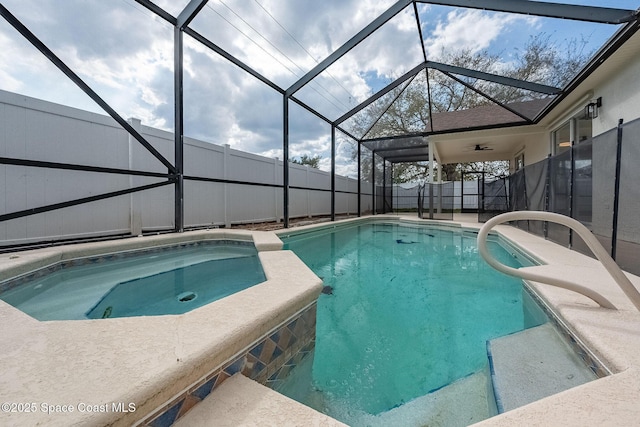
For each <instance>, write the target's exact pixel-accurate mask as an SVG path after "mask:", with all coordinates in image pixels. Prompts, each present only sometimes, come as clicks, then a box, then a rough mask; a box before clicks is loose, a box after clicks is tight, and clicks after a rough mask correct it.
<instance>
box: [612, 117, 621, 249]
mask: <svg viewBox="0 0 640 427" xmlns="http://www.w3.org/2000/svg"><path fill="white" fill-rule="evenodd" d="M622 123H624V120H623V119H620V120H618V141H617V145H616V181H615V187H614V190H613V231H612V233H611V258H613V259H614V260H615V259H616V246H618V214H619V205H620V166H621V165H620V164H621V162H622Z"/></svg>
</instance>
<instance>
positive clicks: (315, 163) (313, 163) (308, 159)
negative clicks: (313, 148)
mask: <svg viewBox="0 0 640 427" xmlns="http://www.w3.org/2000/svg"><path fill="white" fill-rule="evenodd" d="M320 160H322V156H321V155H320V154H317V155H315V156H309V155H307V154H303V155H302V156H300V158H299V159H296V158H295V157H294V158H292V159H291V163H296V164H298V165H309V166H310V167H312V168H316V169H318V168H320Z"/></svg>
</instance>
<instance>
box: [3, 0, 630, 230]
mask: <svg viewBox="0 0 640 427" xmlns="http://www.w3.org/2000/svg"><path fill="white" fill-rule="evenodd" d="M135 1H136V2H137V3H138V4H140V5H141V6H143V7H145V8H146V9H147V10H149V11H151V12H152V13H153V14H154V15H156V16H158V17H160V18H161V19H164V20H165V21H166V22H168V23H170V24H171V25H172V26H173V28H174V65H175V67H174V97H175V99H174V113H175V133H174V134H175V139H174V155H175V158H174V162H173V163H172V162H170V161H169V160H168V159H166V158H165V157H164V156H162V155H161V154H160V153H159V152H158V151H157V150H156V149H155V148H154V147H153V146H152V145H151V144H150V143H149V142H148V141H147V140H146V139H145V138H144V137H143V136H142V135H141V134H140V133H138V132H137V131H136V130H135V129H134V128H133V127H132V126H131V125H130V124H129V123H128V122H127V121H126V120H125V119H123V118H122V117H121V116H120V115H118V113H117V112H116V111H115V110H114V109H113V108H111V107H110V106H109V105H108V104H107V103H106V102H105V101H104V100H103V99H102V98H100V96H99V95H98V94H97V93H96V92H95V91H93V89H92V88H91V87H90V86H89V85H88V84H86V83H85V82H84V81H83V80H82V79H81V78H80V77H79V76H78V75H77V74H76V73H75V72H73V70H71V69H70V68H69V67H68V66H67V65H66V64H65V63H64V62H63V61H62V60H61V59H60V58H59V57H57V56H56V55H55V54H54V53H53V52H52V51H51V50H50V49H49V48H48V47H47V46H46V45H45V44H44V43H43V42H42V41H40V40H39V39H38V38H37V37H36V36H35V35H34V34H33V33H32V32H31V31H30V30H29V29H28V28H26V27H25V26H24V25H23V24H22V23H21V22H20V20H18V19H17V18H16V17H15V16H14V15H12V14H11V12H10V11H9V10H8V9H7V8H5V7H4V6H3V5H2V4H0V15H1V16H2V17H3V18H4V19H5V20H6V21H7V22H8V23H9V24H10V25H11V26H13V27H14V28H15V29H16V30H17V31H18V32H19V33H20V34H21V35H22V36H23V37H24V38H25V39H26V40H27V41H29V42H30V43H31V44H32V45H33V46H34V47H35V48H37V49H38V50H39V51H40V52H41V53H42V54H43V55H45V56H46V57H47V58H48V59H49V60H50V61H51V62H52V63H53V64H54V65H55V66H56V67H57V68H58V69H60V71H62V72H63V73H64V74H65V75H66V76H67V77H68V78H69V79H70V80H71V81H73V82H74V83H75V84H76V85H77V86H78V87H79V88H80V89H81V90H83V91H84V92H85V93H86V94H87V95H88V96H89V97H90V98H91V99H92V100H93V101H94V102H96V103H97V104H98V105H99V106H100V107H101V108H102V109H103V110H104V111H105V112H107V113H108V114H109V115H110V116H111V117H112V118H113V119H114V120H115V121H116V122H117V123H118V124H119V125H120V126H121V127H122V128H123V129H125V130H126V131H127V132H128V133H129V134H130V135H131V136H132V137H133V138H134V139H135V140H137V141H138V142H139V143H140V144H141V145H142V146H143V147H145V148H146V149H147V150H148V151H149V152H150V153H151V154H152V155H153V156H154V157H156V158H157V159H158V160H159V161H160V162H161V163H162V164H164V165H165V166H166V167H167V170H168V172H167V173H166V174H162V173H155V172H148V171H135V170H123V169H115V168H102V167H95V166H89V165H75V164H65V163H55V162H43V161H36V160H28V159H14V158H7V157H0V164H13V165H20V166H30V167H42V168H57V169H69V170H82V171H87V172H100V173H115V174H128V175H138V176H150V177H157V178H164V179H165V181H162V182H159V183H155V184H150V185H147V186H139V187H135V188H129V189H125V190H121V191H115V192H109V193H105V194H101V195H95V196H91V197H86V198H80V199H76V200H70V201H67V202H63V203H57V204H52V205H47V206H41V207H36V208H33V209H27V210H23V211H20V212H13V213H9V214H4V215H1V216H0V221H6V220H9V219H15V218H20V217H24V216H29V215H33V214H36V213H42V212H47V211H50V210H55V209H61V208H64V207H69V206H74V205H78V204H83V203H88V202H92V201H96V200H102V199H106V198H110V197H116V196H119V195H123V194H129V193H133V192H137V191H144V190H147V189H150V188H156V187H159V186H164V185H169V184H174V197H175V215H174V231H176V232H182V231H183V230H184V180H185V179H187V180H201V181H211V182H227V183H232V184H243V185H256V186H270V187H277V188H282V189H283V195H284V197H283V204H284V209H283V216H284V226H285V227H289V189H291V188H295V189H307V190H315V191H331V193H332V197H331V219H332V220H335V193H336V192H339V193H348V194H356V193H354V192H344V191H336V189H335V154H336V153H335V148H336V147H335V131H336V129H337V130H339V131H340V132H342V133H344V134H345V135H346V136H348V137H350V138H352V139H354V140H355V141H356V142H357V149H358V158H357V162H358V190H357V194H358V207H357V211H358V216H360V213H361V196H362V195H363V193H362V191H361V190H362V188H361V156H362V152H361V145H362V144H363V142H365V141H373V140H374V139H372V140H366V139H363V137H364V135H363V136H362V137H360V138H358V137H356V136H354V135H352V134H351V133H350V132H348V131H347V130H345V129H343V128H342V127H341V126H340V125H341V124H342V123H343V122H344V121H345V120H347V119H349V118H351V117H352V116H353V115H355V114H356V113H358V112H359V111H361V110H362V109H364V108H365V107H366V106H368V105H370V104H371V103H372V102H374V101H376V100H377V99H379V98H380V97H382V96H383V95H385V94H387V93H389V92H390V91H391V90H393V89H395V88H396V87H398V86H399V85H401V84H402V83H404V82H405V81H407V80H409V79H413V78H415V76H416V75H417V73H419V72H421V71H422V70H425V72H427V70H428V69H429V68H432V69H437V70H439V71H441V72H444V73H445V74H447V75H448V76H450V77H452V78H454V79H456V80H457V81H459V82H461V83H463V84H465V83H464V82H463V81H462V80H460V79H457V78H456V77H455V76H454V74H460V75H465V76H469V77H474V78H479V79H484V80H488V81H492V82H496V83H499V84H505V85H511V86H515V87H519V88H522V89H527V90H533V91H536V92H541V93H547V94H552V95H558V96H556V98H555V99H554V101H552V102H551V103H550V104H549V105H548V106H547V107H545V108H544V109H543V110H542V111H541V112H539V113H538V115H537V116H536V117H535V118H533V119H531V118H527V117H524V116H522V115H521V114H519V113H517V112H515V111H513V110H512V109H510V108H509V107H508V106H505V105H504V104H502V103H499V102H497V101H495V100H492V101H494V102H496V103H497V104H498V105H500V106H501V107H503V108H505V109H507V110H509V111H511V112H512V113H515V114H517V115H518V116H520V117H522V118H523V122H522V123H505V124H501V125H497V126H496V125H493V126H479V127H477V128H474V129H468V128H467V129H464V130H465V131H469V130H476V129H488V128H499V127H506V126H516V125H523V124H525V125H526V124H532V123H537V122H538V121H539V120H540V119H541V118H542V117H544V116H545V115H546V114H547V113H548V112H549V111H551V109H552V108H554V107H555V106H556V105H557V104H558V103H559V102H560V101H561V100H562V99H563V98H564V97H566V95H567V94H568V93H570V92H571V91H572V90H573V89H574V88H575V87H577V86H578V85H579V84H580V83H581V82H582V81H583V80H584V79H585V78H586V77H587V76H588V75H589V74H590V73H591V72H593V71H594V70H595V69H596V68H597V67H598V66H599V65H600V64H601V63H602V62H603V61H604V59H606V58H607V57H608V56H610V55H611V54H612V53H613V52H614V51H615V50H616V49H617V48H618V47H620V46H621V45H622V44H623V43H624V42H625V41H626V40H628V39H629V38H630V37H631V36H632V35H633V34H634V33H635V32H636V31H638V29H639V27H640V21H639V19H638V18H639V11H634V10H625V9H614V8H605V7H593V6H579V5H567V4H558V3H546V2H537V1H528V0H476V1H471V0H447V1H421V0H399V1H397V2H396V3H395V4H393V5H392V6H391V7H390V8H389V9H387V10H386V11H385V12H384V13H382V14H381V15H380V16H379V17H378V18H376V19H375V20H373V21H372V22H371V23H370V24H369V25H367V26H366V27H365V28H363V29H362V30H361V31H360V32H358V33H357V34H356V35H355V36H353V37H352V38H351V39H350V40H348V41H347V42H346V43H345V44H343V45H342V46H341V47H339V48H338V49H337V50H336V51H335V52H333V53H332V54H331V55H329V56H328V57H327V58H325V59H324V60H323V61H321V62H320V63H319V64H318V65H317V66H315V67H314V68H313V69H312V70H310V71H309V72H308V73H306V74H305V75H304V76H303V77H302V78H300V79H299V80H298V81H296V82H295V83H294V84H293V85H291V86H290V87H289V88H287V89H283V88H280V87H279V86H278V85H276V84H275V83H273V82H271V81H270V80H269V79H268V78H266V77H264V76H262V75H261V74H260V73H258V72H257V71H255V70H253V69H252V68H251V67H249V66H248V65H246V64H244V63H243V62H242V61H240V60H238V59H237V58H235V57H234V56H233V55H231V54H229V53H228V52H226V51H225V50H223V49H221V48H220V47H219V46H217V45H216V44H215V43H213V42H212V41H210V40H208V39H207V38H206V37H204V36H203V35H201V34H199V33H198V32H197V31H195V30H194V29H192V28H190V27H189V24H190V23H191V21H192V20H193V19H194V18H195V17H196V16H197V15H198V13H199V12H200V11H201V10H202V8H204V7H205V5H206V4H207V2H208V0H191V1H190V2H189V3H188V4H187V6H186V7H185V8H184V9H183V10H182V12H181V13H180V14H179V15H178V16H177V17H174V16H173V15H171V14H170V13H168V12H167V11H165V10H164V9H162V8H161V7H159V6H158V5H156V4H155V3H153V2H152V1H150V0H135ZM418 3H429V4H437V5H445V6H454V7H465V8H475V9H485V10H492V11H497V12H507V13H519V14H528V15H536V16H544V17H553V18H561V19H571V20H580V21H587V22H597V23H604V24H616V25H618V24H626V25H625V26H624V27H623V28H621V29H620V30H619V31H618V33H617V34H616V35H615V36H614V37H612V38H611V39H610V41H609V42H608V44H607V45H605V46H604V47H603V48H602V49H601V50H600V51H599V52H598V53H597V54H596V56H595V57H594V59H593V60H592V61H591V62H590V63H589V64H588V65H587V66H586V67H585V68H584V69H583V70H582V71H581V72H580V73H579V74H578V76H576V78H574V80H573V81H572V82H570V83H569V84H568V85H567V86H566V87H565V88H564V89H559V88H553V87H549V86H545V85H539V84H534V83H531V82H526V81H520V80H515V79H509V78H506V77H503V76H498V75H493V74H487V73H481V72H479V71H476V70H469V69H464V68H461V67H454V66H451V65H447V64H441V63H437V62H433V61H429V60H428V58H427V55H426V50H425V47H424V43H425V41H424V37H423V34H422V30H421V23H420V18H419V14H418V9H417V4H418ZM408 6H412V7H413V11H414V14H415V18H416V24H417V29H418V36H419V40H420V44H421V48H422V52H423V58H424V62H423V63H421V64H419V65H417V66H416V67H414V68H413V69H412V70H410V71H409V72H407V73H405V74H404V75H403V76H402V77H400V78H398V79H397V80H395V81H394V82H392V83H391V84H389V85H388V86H387V87H385V88H384V89H382V90H381V91H379V92H378V93H376V94H374V95H373V96H371V97H370V98H369V99H367V100H365V101H364V102H362V103H360V104H359V105H358V106H356V107H355V108H353V109H352V110H350V111H349V112H347V113H345V114H344V115H342V116H341V117H339V118H337V119H335V120H331V119H330V118H327V117H324V116H323V115H321V114H320V113H318V112H317V111H316V110H315V109H314V108H313V107H311V106H308V105H306V104H305V103H304V102H302V101H301V100H299V99H297V98H296V97H295V96H294V95H295V94H296V93H297V92H298V91H299V90H300V89H302V88H303V87H304V86H305V85H307V84H308V83H310V82H311V81H312V80H313V79H314V78H315V77H317V76H318V75H320V74H321V73H322V72H323V71H325V70H326V69H327V68H328V67H329V66H331V65H332V64H333V63H335V62H336V61H337V60H339V59H340V58H342V57H343V56H344V55H345V54H347V53H348V52H349V51H351V50H352V49H353V48H355V47H356V46H357V45H358V44H359V43H361V42H362V41H364V40H365V39H366V38H367V37H369V36H370V35H371V34H373V33H374V32H375V31H377V30H378V29H379V28H380V27H382V26H383V25H384V24H385V23H386V22H388V21H389V20H391V19H392V18H393V17H395V16H396V15H397V14H399V13H400V12H402V11H403V10H405V8H407V7H408ZM185 33H186V34H187V35H189V36H190V37H192V38H193V39H194V40H197V41H199V42H200V43H201V44H203V45H204V46H205V47H207V48H209V49H210V50H212V51H213V52H215V53H217V54H218V55H220V56H222V57H223V58H225V59H227V60H228V61H230V62H232V63H233V64H234V65H236V66H238V67H239V68H240V69H242V70H243V71H244V72H246V73H248V74H249V75H251V76H253V77H255V78H256V79H258V80H259V81H261V82H262V83H264V84H266V85H267V86H269V87H270V88H272V89H273V90H275V91H276V92H278V93H280V94H281V95H282V96H283V153H284V159H283V160H284V166H283V183H282V185H280V184H262V183H256V182H243V181H232V180H220V179H211V178H204V177H194V176H185V175H184V164H183V162H184V158H183V154H184V153H183V140H184V128H183V113H184V108H183V104H184V100H183V43H184V41H183V38H184V34H185ZM409 84H410V83H409ZM428 85H429V78H428V74H427V86H428ZM407 86H408V85H407ZM467 86H469V85H467ZM471 89H473V88H472V87H471ZM473 90H475V89H473ZM476 91H477V90H476ZM477 92H478V93H479V94H480V95H482V96H485V97H487V98H489V97H488V96H487V95H486V94H483V93H482V92H480V91H477ZM429 97H430V91H429ZM489 99H491V98H489ZM289 101H292V102H295V103H296V104H298V105H299V106H301V107H303V108H304V109H306V110H307V111H309V112H311V113H312V114H314V115H316V116H317V117H318V118H320V119H321V120H323V121H325V122H326V123H328V124H330V125H331V141H332V142H331V189H330V190H325V189H316V188H305V187H294V186H290V185H289V171H288V170H289V164H288V161H289ZM390 105H391V104H390ZM429 109H430V115H431V103H430V105H429ZM430 127H431V129H430V131H425V132H418V133H415V134H413V135H415V136H427V135H433V134H439V133H455V132H459V131H461V130H462V129H452V130H447V131H446V132H434V131H433V124H432V123H431V125H430ZM407 136H409V135H399V136H395V137H393V136H392V137H388V138H385V139H390V140H394V139H398V140H400V139H401V138H406V137H407ZM411 148H415V147H402V146H399V147H395V151H397V150H403V149H411ZM384 152H385V150H383V149H379V150H375V149H374V150H372V158H373V159H374V162H375V155H376V154H378V155H380V154H379V153H384ZM390 152H392V150H390ZM419 156H422V158H423V157H424V153H422V154H420V155H419ZM381 157H382V159H383V162H384V163H386V161H390V162H391V163H395V162H399V161H416V159H418V157H415V156H407V157H402V158H399V157H398V156H397V155H396V156H395V157H392V156H391V155H390V156H389V157H385V156H384V154H382V156H381ZM373 173H374V174H375V168H374V172H373ZM373 177H374V179H372V181H373V186H374V188H373V192H372V195H373V197H374V212H375V175H374V176H373Z"/></svg>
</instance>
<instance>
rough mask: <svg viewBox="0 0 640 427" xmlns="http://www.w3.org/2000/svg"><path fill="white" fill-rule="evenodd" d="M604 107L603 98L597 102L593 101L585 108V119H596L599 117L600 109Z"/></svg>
mask: <svg viewBox="0 0 640 427" xmlns="http://www.w3.org/2000/svg"><path fill="white" fill-rule="evenodd" d="M600 107H602V97H599V98H598V99H596V100H595V101H591V102H589V103H588V104H587V106H586V107H584V118H585V119H595V118H596V117H598V109H599V108H600Z"/></svg>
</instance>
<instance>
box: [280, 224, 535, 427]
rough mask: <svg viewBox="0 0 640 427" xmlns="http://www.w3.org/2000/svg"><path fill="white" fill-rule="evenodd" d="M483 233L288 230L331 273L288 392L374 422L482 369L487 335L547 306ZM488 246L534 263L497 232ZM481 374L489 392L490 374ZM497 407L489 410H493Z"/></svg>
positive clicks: (290, 241) (517, 325)
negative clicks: (312, 339)
mask: <svg viewBox="0 0 640 427" xmlns="http://www.w3.org/2000/svg"><path fill="white" fill-rule="evenodd" d="M475 237H476V235H475V234H472V233H465V232H463V231H462V230H452V229H443V228H425V227H422V226H411V225H401V224H380V223H377V224H376V223H374V224H363V225H358V226H353V227H347V228H340V229H339V230H338V231H337V232H327V231H320V232H313V233H308V234H301V235H297V236H296V235H293V236H291V237H288V238H283V241H284V242H285V248H288V249H291V250H293V251H294V252H295V253H296V254H297V255H298V256H299V257H300V258H301V259H302V260H303V261H304V262H305V263H306V264H307V265H308V266H309V267H310V268H311V269H312V270H313V271H314V272H315V273H316V274H318V276H320V277H321V278H323V279H324V284H325V291H324V292H323V295H321V296H320V298H319V300H318V309H317V310H318V311H317V334H316V347H315V355H314V358H313V362H312V366H311V363H308V365H309V367H308V369H310V372H308V374H307V375H306V376H307V379H300V377H304V376H305V375H304V374H300V373H298V374H297V375H292V377H291V378H292V379H291V380H289V381H288V382H286V383H285V384H284V385H283V386H282V387H280V390H279V391H281V392H283V393H284V394H286V395H288V396H289V397H292V398H294V399H296V400H298V401H300V402H302V403H305V404H307V405H309V406H312V407H314V408H316V409H318V410H320V411H321V412H325V413H327V414H328V415H330V416H332V417H334V418H337V419H339V420H341V421H344V422H346V423H348V424H350V425H367V424H370V423H371V422H372V420H373V418H372V417H374V416H376V415H378V414H381V413H385V412H388V411H390V410H392V409H394V408H398V407H401V406H403V405H404V404H406V403H407V402H410V401H412V400H413V399H416V398H418V397H420V396H425V395H428V394H430V393H432V392H434V391H437V390H440V389H442V388H444V387H446V386H448V385H450V384H453V383H455V382H456V381H461V380H464V379H465V378H468V377H470V376H478V375H479V376H482V375H483V371H484V369H485V368H486V365H487V356H486V347H485V346H486V341H487V340H488V339H491V338H495V337H498V336H503V335H507V334H510V333H513V332H516V331H520V330H523V329H525V328H529V327H533V326H537V325H539V324H541V323H542V322H544V321H545V316H544V314H542V312H541V310H540V309H539V308H538V307H537V306H536V305H535V303H532V301H531V299H530V297H529V296H528V294H527V293H526V291H524V290H523V287H522V282H521V281H520V280H517V279H513V278H510V277H506V276H504V275H502V274H500V273H498V272H496V271H494V270H493V269H492V268H491V267H489V266H488V265H487V264H485V263H484V261H482V259H481V258H480V256H479V255H478V252H477V248H476V241H475ZM490 249H491V250H492V252H493V253H494V254H495V256H496V258H497V259H499V260H500V261H501V262H503V263H505V264H507V265H511V266H514V267H515V266H519V265H522V263H525V262H527V260H526V259H525V258H523V257H522V256H521V255H519V254H516V253H512V251H507V250H505V248H504V247H502V246H501V245H500V244H499V243H498V242H497V241H493V242H490ZM305 383H306V384H305ZM476 383H477V384H479V386H480V387H485V392H486V381H485V382H484V383H483V382H482V381H479V382H478V381H476ZM476 391H477V390H476ZM485 394H486V393H485ZM489 405H490V403H488V402H487V403H486V406H487V407H486V408H485V411H486V412H487V414H486V416H490V415H493V414H491V413H489V412H490V408H489V407H488V406H489ZM476 421H479V420H478V419H476Z"/></svg>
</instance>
